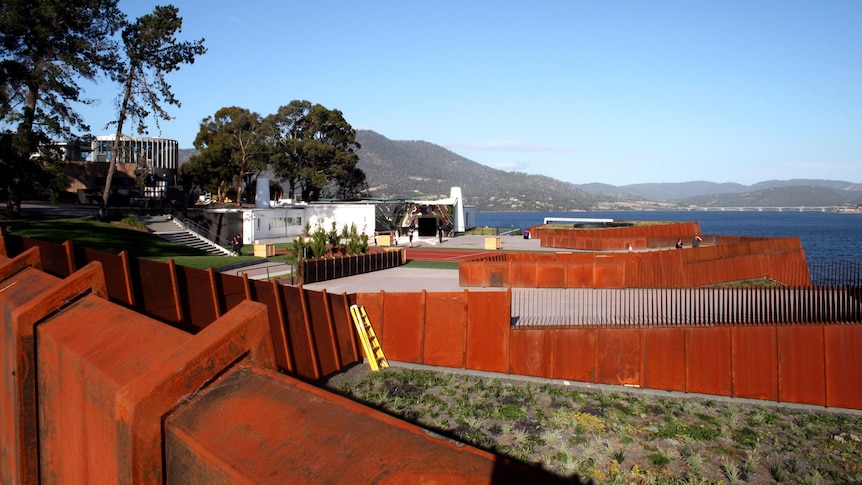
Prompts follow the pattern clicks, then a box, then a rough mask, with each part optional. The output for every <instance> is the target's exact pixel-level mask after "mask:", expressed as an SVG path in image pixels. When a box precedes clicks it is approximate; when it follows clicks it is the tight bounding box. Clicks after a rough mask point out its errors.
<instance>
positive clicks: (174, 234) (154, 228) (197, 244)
mask: <svg viewBox="0 0 862 485" xmlns="http://www.w3.org/2000/svg"><path fill="white" fill-rule="evenodd" d="M141 220H142V221H143V222H144V224H146V225H147V229H149V230H150V232H152V233H153V234H155V235H156V236H159V237H160V238H162V239H165V240H167V241H170V242H172V243H176V244H182V245H184V246H189V247H193V248H195V249H200V250H201V251H206V252H208V253H211V254H217V255H219V256H232V255H233V253H232V252H231V251H230V250H229V249H227V248H224V247H222V246H219V245H218V244H216V243H215V242H213V241H210V240H209V239H207V238H205V237H203V236H201V235H200V234H198V233H196V232H194V231H191V230H189V229H187V228H186V227H184V226H183V225H182V224H181V223H180V222H179V221H177V220H176V219H173V218H172V217H170V216H146V217H142V218H141Z"/></svg>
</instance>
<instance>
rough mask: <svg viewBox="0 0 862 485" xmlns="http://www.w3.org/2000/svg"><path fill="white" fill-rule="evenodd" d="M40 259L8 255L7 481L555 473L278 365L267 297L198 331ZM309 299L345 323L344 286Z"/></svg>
mask: <svg viewBox="0 0 862 485" xmlns="http://www.w3.org/2000/svg"><path fill="white" fill-rule="evenodd" d="M0 242H2V241H0ZM0 246H3V247H4V248H5V245H2V244H0ZM41 265H42V258H41V255H40V248H39V247H38V246H32V247H31V249H28V250H26V251H23V252H22V253H21V254H19V255H17V256H16V257H14V258H9V257H7V256H5V255H0V282H2V285H3V288H4V291H3V292H0V307H2V309H3V312H2V319H0V329H2V331H0V372H2V374H3V375H4V376H6V377H5V378H4V379H2V381H0V385H2V392H0V482H2V483H4V484H5V483H8V484H28V485H29V484H37V483H40V482H42V481H44V482H47V483H55V482H56V483H141V484H149V483H152V484H156V483H168V484H171V483H216V482H217V483H229V482H230V483H235V482H243V483H262V482H279V483H292V482H295V481H308V479H309V478H308V477H316V479H317V480H318V481H319V480H324V481H330V482H345V481H356V482H359V483H372V482H380V481H381V480H382V481H384V482H385V481H392V480H395V481H397V482H401V481H405V480H417V479H418V480H420V481H423V482H424V481H427V482H434V483H438V482H439V483H442V482H446V483H465V484H467V483H490V482H491V481H493V482H494V483H501V484H502V483H505V484H509V483H512V484H515V483H560V479H559V478H557V477H554V476H552V475H549V474H547V473H545V472H542V471H540V470H537V469H534V468H530V467H526V466H523V465H521V464H518V463H515V462H512V461H509V460H507V459H504V458H501V457H498V456H495V455H493V454H490V453H488V452H485V451H482V450H478V449H476V448H473V447H471V446H466V445H462V444H458V443H455V442H452V441H451V440H449V439H443V438H440V437H437V436H432V435H429V434H428V433H426V432H425V431H424V430H422V429H421V428H419V427H417V426H413V425H410V424H408V423H406V422H404V421H400V420H398V419H396V418H393V417H390V416H387V415H385V414H383V413H381V412H378V411H374V410H372V409H370V408H367V407H365V406H362V405H360V404H358V403H356V402H353V401H350V400H347V399H345V398H343V397H341V396H338V395H335V394H332V393H330V392H327V391H324V390H322V389H320V388H317V387H314V386H311V385H308V384H305V383H303V382H301V381H298V380H296V379H294V378H291V377H289V376H287V375H284V374H282V373H280V372H277V370H276V362H275V354H274V353H273V343H272V340H271V329H270V324H269V321H268V320H269V312H268V310H267V308H266V307H265V306H264V305H262V304H260V303H256V302H252V301H250V300H243V301H240V302H238V303H237V304H236V305H233V307H232V308H231V309H230V310H229V311H227V312H225V313H224V314H223V315H222V316H220V317H218V318H217V319H216V320H215V321H213V322H211V323H210V324H209V325H207V326H206V328H203V329H201V330H200V331H198V332H197V333H195V334H192V333H189V332H184V331H182V330H179V329H177V328H174V327H173V326H171V325H167V324H164V323H162V322H159V321H158V320H156V319H153V318H150V317H147V316H145V315H143V314H141V313H139V312H136V311H134V310H133V309H130V308H128V307H126V306H122V305H120V304H117V303H114V302H111V301H110V300H109V298H108V292H107V289H106V283H105V277H104V272H103V271H102V265H101V263H100V262H97V261H93V262H91V263H88V264H87V265H85V266H84V267H83V268H81V269H80V270H77V271H74V272H72V273H71V274H70V275H68V276H67V277H65V278H63V279H60V278H58V277H56V276H52V275H49V274H48V273H46V272H44V271H42V270H41V269H40V268H41ZM205 273H206V272H205ZM187 276H188V274H186V275H184V276H180V277H179V280H183V279H184V278H186V277H187ZM201 277H202V275H198V274H196V275H193V276H191V277H189V278H188V280H189V281H191V280H197V279H200V278H201ZM265 286H266V285H263V286H261V287H260V288H258V289H259V290H261V291H264V292H265V291H266V289H265ZM307 296H309V298H308V302H307V304H308V305H309V306H311V307H314V308H316V311H317V312H320V313H327V312H328V310H327V309H326V308H320V307H328V308H333V309H334V308H337V309H338V310H337V312H338V313H339V314H340V315H338V316H335V317H334V318H333V319H332V322H344V321H346V320H347V306H346V304H347V303H348V301H349V300H348V298H347V297H346V295H339V296H338V297H333V296H332V295H327V294H326V293H325V292H321V293H314V294H313V295H307ZM300 298H302V293H301V292H300ZM216 300H218V299H213V301H216ZM323 300H330V301H329V303H324V302H323ZM320 325H321V324H320V322H316V321H314V320H312V322H311V324H310V326H311V328H312V329H313V333H314V334H315V335H317V334H320V333H326V332H327V330H326V329H323V328H320ZM336 327H338V325H336ZM323 340H325V339H323V338H321V339H319V340H318V343H320V342H321V341H323ZM333 340H339V343H345V344H347V346H348V347H350V345H349V343H350V339H347V341H344V340H343V339H333ZM320 353H321V354H326V352H320ZM320 360H321V363H322V364H321V368H322V369H326V368H327V366H328V365H329V364H328V363H327V361H328V360H329V357H326V356H324V357H323V358H321V359H320ZM285 423H287V425H283V424H285ZM381 442H383V443H387V445H388V446H383V447H381V446H378V445H379V443H381ZM393 447H394V448H396V449H397V450H398V453H392V449H393ZM393 477H394V478H393Z"/></svg>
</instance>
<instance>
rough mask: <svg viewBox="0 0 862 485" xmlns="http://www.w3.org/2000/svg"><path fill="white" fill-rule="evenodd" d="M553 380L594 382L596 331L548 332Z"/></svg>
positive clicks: (588, 329)
mask: <svg viewBox="0 0 862 485" xmlns="http://www.w3.org/2000/svg"><path fill="white" fill-rule="evenodd" d="M549 332H550V336H551V339H550V340H551V355H552V356H553V369H552V373H551V375H549V376H548V377H551V378H553V379H568V380H572V381H579V382H596V329H595V328H566V329H553V330H549Z"/></svg>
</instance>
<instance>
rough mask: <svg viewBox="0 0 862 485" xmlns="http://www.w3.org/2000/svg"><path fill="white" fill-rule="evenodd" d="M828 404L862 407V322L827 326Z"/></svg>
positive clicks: (825, 338)
mask: <svg viewBox="0 0 862 485" xmlns="http://www.w3.org/2000/svg"><path fill="white" fill-rule="evenodd" d="M824 343H825V349H826V359H825V360H826V405H827V406H833V407H842V408H853V409H862V386H860V385H859V383H860V382H862V365H860V362H859V361H860V356H862V326H860V325H847V326H842V325H839V326H827V327H826V328H825V335H824Z"/></svg>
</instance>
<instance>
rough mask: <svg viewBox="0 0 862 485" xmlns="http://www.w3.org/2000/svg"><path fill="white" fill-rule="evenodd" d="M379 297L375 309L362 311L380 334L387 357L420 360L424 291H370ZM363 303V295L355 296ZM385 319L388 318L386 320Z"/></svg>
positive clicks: (407, 360)
mask: <svg viewBox="0 0 862 485" xmlns="http://www.w3.org/2000/svg"><path fill="white" fill-rule="evenodd" d="M374 295H375V296H379V297H380V306H379V307H378V309H377V311H376V312H368V307H367V306H366V312H367V313H368V318H369V319H370V320H371V325H372V326H373V327H374V329H375V332H377V335H378V336H379V337H380V342H381V343H382V344H383V351H384V352H385V353H386V356H387V358H388V359H391V360H400V361H402V362H415V363H420V362H424V350H425V333H426V330H425V326H426V325H427V319H426V317H425V295H426V293H425V292H420V293H384V292H380V293H377V294H374ZM359 301H360V304H363V305H365V303H364V301H365V299H364V298H362V299H360V300H359ZM385 322H390V323H389V324H386V323H385Z"/></svg>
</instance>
